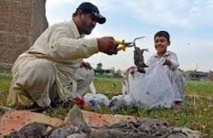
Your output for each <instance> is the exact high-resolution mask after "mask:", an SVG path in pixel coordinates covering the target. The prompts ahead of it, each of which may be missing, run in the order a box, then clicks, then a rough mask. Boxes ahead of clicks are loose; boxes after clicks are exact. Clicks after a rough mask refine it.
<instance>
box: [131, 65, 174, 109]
mask: <svg viewBox="0 0 213 138" xmlns="http://www.w3.org/2000/svg"><path fill="white" fill-rule="evenodd" d="M128 79H129V80H128V82H129V90H130V93H131V95H132V99H133V100H134V101H135V103H137V104H139V105H142V106H143V107H144V108H146V109H151V108H153V107H159V106H160V107H166V108H170V107H171V106H172V103H173V100H174V92H173V87H172V84H171V82H170V80H169V78H168V75H167V73H166V71H165V69H164V67H163V66H162V65H156V66H154V67H149V68H148V69H147V72H146V73H145V74H142V73H139V72H135V74H134V75H131V74H129V78H128Z"/></svg>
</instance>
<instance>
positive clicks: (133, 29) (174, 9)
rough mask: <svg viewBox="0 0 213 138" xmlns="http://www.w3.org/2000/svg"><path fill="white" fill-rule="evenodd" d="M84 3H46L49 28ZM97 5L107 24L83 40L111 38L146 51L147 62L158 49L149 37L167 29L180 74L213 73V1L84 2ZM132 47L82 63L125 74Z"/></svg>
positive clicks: (71, 0)
mask: <svg viewBox="0 0 213 138" xmlns="http://www.w3.org/2000/svg"><path fill="white" fill-rule="evenodd" d="M82 2H85V0H47V1H46V17H47V20H48V22H49V25H53V24H55V23H59V22H64V21H70V20H71V19H72V13H73V12H75V10H76V8H77V7H78V6H79V5H80V4H81V3H82ZM87 2H91V3H93V4H95V5H96V6H97V7H98V9H99V11H100V13H101V14H102V15H103V16H105V17H106V19H107V21H106V23H105V24H102V25H100V24H97V25H96V28H95V29H94V30H93V32H92V34H91V35H89V36H86V38H100V37H103V36H113V37H114V39H116V40H125V41H126V42H131V41H133V40H134V38H136V37H140V36H145V38H143V39H140V40H138V41H137V42H136V45H137V46H138V47H140V48H141V49H142V48H148V49H149V52H145V53H144V58H145V61H146V60H148V58H149V57H150V56H151V55H153V54H154V53H155V52H156V51H155V49H154V41H153V37H154V35H155V33H156V32H158V31H160V30H165V31H168V32H169V34H170V41H171V45H170V46H169V47H168V50H170V51H174V52H175V53H176V54H177V56H178V60H179V63H180V66H179V67H180V69H182V70H185V71H187V70H198V71H205V72H209V71H213V15H212V13H213V0H158V1H157V0H87ZM133 52H134V48H127V49H126V50H125V51H119V52H118V54H117V55H113V56H108V55H106V54H103V53H100V52H99V53H97V54H95V55H92V56H91V57H89V58H88V59H85V61H87V62H89V63H90V64H91V65H92V66H93V67H94V68H96V67H97V64H98V63H102V65H103V68H104V69H110V68H115V69H116V70H117V69H121V70H125V69H127V68H128V67H130V66H133V65H134V61H133V56H134V54H133Z"/></svg>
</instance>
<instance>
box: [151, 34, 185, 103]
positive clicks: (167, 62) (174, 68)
mask: <svg viewBox="0 0 213 138" xmlns="http://www.w3.org/2000/svg"><path fill="white" fill-rule="evenodd" d="M169 45H170V36H169V33H168V32H166V31H159V32H157V33H156V34H155V36H154V46H155V49H156V51H157V52H156V54H154V55H152V56H151V57H150V58H149V59H148V62H147V65H148V66H153V65H156V64H159V63H162V65H163V66H164V68H165V71H166V72H167V75H168V77H169V80H170V81H171V84H172V86H173V90H174V95H175V97H174V107H180V106H181V105H182V101H183V99H184V89H185V81H184V78H183V76H182V73H181V72H180V71H179V70H178V66H179V62H178V59H177V55H176V54H175V53H174V52H172V51H169V50H167V48H168V46H169Z"/></svg>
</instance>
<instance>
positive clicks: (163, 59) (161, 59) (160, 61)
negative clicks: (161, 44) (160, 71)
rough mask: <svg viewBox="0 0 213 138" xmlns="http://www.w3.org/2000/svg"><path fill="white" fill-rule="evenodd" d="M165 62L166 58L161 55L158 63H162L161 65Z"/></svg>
mask: <svg viewBox="0 0 213 138" xmlns="http://www.w3.org/2000/svg"><path fill="white" fill-rule="evenodd" d="M165 62H166V59H165V58H163V57H162V58H160V59H159V61H158V65H162V66H163V65H165Z"/></svg>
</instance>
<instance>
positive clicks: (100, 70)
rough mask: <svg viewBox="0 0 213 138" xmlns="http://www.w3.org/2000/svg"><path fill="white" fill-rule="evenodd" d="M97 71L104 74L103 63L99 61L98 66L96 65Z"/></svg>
mask: <svg viewBox="0 0 213 138" xmlns="http://www.w3.org/2000/svg"><path fill="white" fill-rule="evenodd" d="M96 72H97V73H98V74H101V75H102V74H103V64H102V63H98V64H97V67H96Z"/></svg>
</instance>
